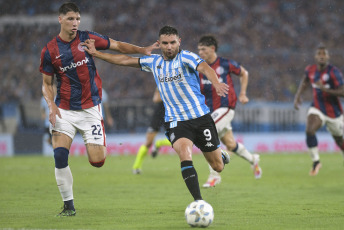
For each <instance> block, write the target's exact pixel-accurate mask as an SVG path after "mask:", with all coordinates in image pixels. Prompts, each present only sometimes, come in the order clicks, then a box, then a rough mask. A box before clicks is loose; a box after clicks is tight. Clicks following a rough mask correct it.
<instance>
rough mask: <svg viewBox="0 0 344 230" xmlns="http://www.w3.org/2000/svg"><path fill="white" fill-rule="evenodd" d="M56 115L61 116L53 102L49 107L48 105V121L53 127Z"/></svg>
mask: <svg viewBox="0 0 344 230" xmlns="http://www.w3.org/2000/svg"><path fill="white" fill-rule="evenodd" d="M56 115H57V116H59V118H62V116H61V113H60V110H59V108H58V107H57V106H56V104H55V103H52V105H51V107H49V121H50V123H51V124H52V125H53V127H55V123H56Z"/></svg>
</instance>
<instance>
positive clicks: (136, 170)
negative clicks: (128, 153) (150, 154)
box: [133, 169, 142, 175]
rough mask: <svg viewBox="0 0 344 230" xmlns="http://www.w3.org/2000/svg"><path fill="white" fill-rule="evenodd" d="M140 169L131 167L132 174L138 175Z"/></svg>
mask: <svg viewBox="0 0 344 230" xmlns="http://www.w3.org/2000/svg"><path fill="white" fill-rule="evenodd" d="M141 172H142V171H141V169H133V174H135V175H139V174H141Z"/></svg>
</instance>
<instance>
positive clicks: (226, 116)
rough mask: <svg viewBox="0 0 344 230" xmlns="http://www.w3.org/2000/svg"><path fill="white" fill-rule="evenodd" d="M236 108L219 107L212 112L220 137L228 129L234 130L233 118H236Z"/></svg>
mask: <svg viewBox="0 0 344 230" xmlns="http://www.w3.org/2000/svg"><path fill="white" fill-rule="evenodd" d="M234 114H235V112H234V110H232V109H230V108H224V107H221V108H218V109H216V110H215V111H214V112H212V113H211V117H212V118H213V120H214V122H215V126H216V130H217V133H218V136H219V138H220V139H221V138H222V137H223V136H224V135H225V134H226V133H227V131H228V130H232V120H233V118H234Z"/></svg>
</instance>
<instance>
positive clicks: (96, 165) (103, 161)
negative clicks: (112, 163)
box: [90, 158, 106, 168]
mask: <svg viewBox="0 0 344 230" xmlns="http://www.w3.org/2000/svg"><path fill="white" fill-rule="evenodd" d="M105 159H106V158H104V159H103V160H101V161H98V162H93V161H90V164H91V165H92V166H93V167H96V168H100V167H102V166H103V165H104V163H105Z"/></svg>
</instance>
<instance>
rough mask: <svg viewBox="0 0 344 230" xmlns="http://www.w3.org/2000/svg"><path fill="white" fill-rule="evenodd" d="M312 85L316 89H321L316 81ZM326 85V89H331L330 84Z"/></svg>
mask: <svg viewBox="0 0 344 230" xmlns="http://www.w3.org/2000/svg"><path fill="white" fill-rule="evenodd" d="M312 87H313V88H314V89H320V88H319V86H318V85H317V84H315V83H312ZM324 87H325V88H326V89H329V88H330V87H331V86H330V84H325V85H324Z"/></svg>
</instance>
